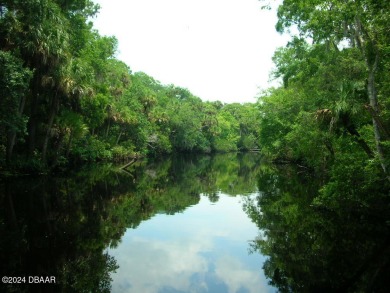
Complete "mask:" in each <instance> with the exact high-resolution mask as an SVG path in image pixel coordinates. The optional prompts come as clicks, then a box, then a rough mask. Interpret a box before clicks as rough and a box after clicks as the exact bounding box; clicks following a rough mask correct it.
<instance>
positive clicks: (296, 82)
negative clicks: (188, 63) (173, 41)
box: [0, 0, 390, 292]
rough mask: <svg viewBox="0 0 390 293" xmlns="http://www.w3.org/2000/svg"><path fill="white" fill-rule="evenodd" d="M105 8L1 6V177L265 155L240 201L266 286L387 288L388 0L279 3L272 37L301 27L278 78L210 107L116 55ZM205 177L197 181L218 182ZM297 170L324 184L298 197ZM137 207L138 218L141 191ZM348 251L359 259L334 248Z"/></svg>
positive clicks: (76, 1)
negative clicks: (101, 29) (141, 161)
mask: <svg viewBox="0 0 390 293" xmlns="http://www.w3.org/2000/svg"><path fill="white" fill-rule="evenodd" d="M260 2H262V4H264V7H263V8H265V9H267V8H269V7H268V6H267V4H265V2H267V1H260ZM98 11H99V6H98V5H96V4H94V3H93V1H91V0H3V1H1V2H0V174H10V173H12V174H15V173H16V174H34V173H48V172H51V171H57V172H58V171H64V170H69V169H70V167H74V166H79V165H82V164H83V163H85V162H96V161H114V162H127V161H129V159H133V158H139V157H154V158H156V157H160V156H162V155H164V154H173V153H179V152H180V153H191V154H195V153H207V154H209V153H216V152H226V153H227V152H238V151H243V152H244V151H253V150H256V151H259V152H260V155H261V158H262V163H264V164H263V165H262V168H259V169H257V168H256V172H258V178H257V180H258V185H259V190H260V192H259V196H258V198H256V199H255V200H253V201H252V202H248V203H247V204H246V206H245V208H246V211H247V213H248V215H249V216H250V217H251V218H252V220H253V221H254V222H255V223H256V224H257V225H258V226H259V228H260V229H261V230H262V231H263V234H264V235H263V236H264V237H263V239H258V240H257V241H255V242H254V244H253V247H254V249H255V250H260V251H262V253H263V254H264V255H268V256H269V257H270V258H269V259H268V260H267V263H266V265H265V271H266V274H267V276H268V277H269V278H270V279H271V280H272V284H274V285H277V286H278V288H279V289H280V290H281V291H282V292H293V291H296V292H313V291H321V290H323V291H327V292H328V291H333V292H336V291H337V292H348V290H349V291H351V292H354V291H353V290H355V289H356V290H357V291H356V292H360V291H358V288H359V284H360V285H361V286H362V287H360V288H363V289H362V292H385V291H381V289H379V287H378V286H380V285H381V284H384V283H385V280H386V278H387V276H388V272H389V267H390V265H389V263H390V249H389V247H390V229H389V228H390V219H389V215H390V202H389V187H390V165H389V163H390V159H389V154H390V27H389V23H390V1H388V0H332V1H329V0H284V1H283V3H282V4H281V5H280V6H279V7H278V10H277V15H278V22H277V24H276V30H277V31H279V32H281V33H286V32H289V31H291V32H293V33H291V35H292V37H291V40H290V41H289V42H288V44H287V45H286V46H285V47H281V48H279V49H278V50H276V52H275V53H274V57H273V61H274V64H275V69H274V71H273V72H272V76H273V78H276V79H279V80H280V81H281V86H280V87H276V88H269V89H268V90H265V91H263V92H262V93H260V94H259V96H258V97H257V98H258V100H257V102H256V103H247V104H240V103H234V104H224V103H222V102H207V101H202V100H201V98H200V97H196V96H194V95H193V94H192V93H191V92H190V91H189V90H188V89H185V88H181V87H179V86H175V85H163V84H161V83H160V82H159V81H157V80H155V79H154V78H153V77H151V76H149V75H147V74H146V73H143V72H132V70H131V69H130V67H129V65H127V64H125V63H123V62H122V61H120V60H118V59H117V58H116V53H117V45H118V41H117V40H116V38H115V37H107V36H101V35H100V34H99V33H98V31H96V30H95V29H94V28H93V17H94V16H95V15H96V14H97V13H98ZM294 32H295V33H294ZM243 33H244V32H243ZM259 54H261V52H259ZM242 74H245V73H242ZM227 157H228V156H227ZM265 161H268V163H269V162H271V163H276V164H274V165H272V164H271V165H272V167H269V166H268V165H267V164H265ZM221 164H223V163H221ZM287 164H291V165H293V166H294V168H292V169H290V168H286V169H287V171H286V172H285V173H284V175H283V176H281V175H277V174H278V173H277V172H276V171H275V169H274V168H277V167H275V166H278V167H279V168H284V167H286V166H284V165H287ZM281 166H282V167H281ZM290 167H291V166H290ZM202 170H203V171H202V178H203V177H204V178H206V175H205V174H206V173H207V175H208V176H211V175H212V173H211V172H209V170H208V169H207V168H204V169H202ZM291 170H293V171H291ZM176 171H177V173H178V174H179V173H180V172H181V171H180V170H176ZM167 173H168V172H167ZM203 173H204V174H203ZM231 173H233V171H232V172H231ZM292 173H294V174H293V175H292ZM297 174H298V175H299V174H305V175H306V177H305V179H304V180H307V181H309V180H310V181H316V182H317V181H318V186H320V187H319V188H317V189H315V190H314V189H313V190H311V189H309V188H307V189H304V190H300V189H299V188H297V187H296V186H295V185H294V182H293V178H295V177H294V176H296V175H297ZM122 175H123V176H124V174H122ZM203 175H204V176H203ZM164 176H165V175H164ZM164 176H161V178H163V177H164ZM145 178H146V177H145ZM158 178H160V177H158ZM145 180H149V181H150V179H145ZM161 180H163V179H161ZM208 180H210V181H212V178H211V179H210V178H209V179H208ZM251 180H253V179H251ZM294 180H298V179H294ZM304 180H303V181H304ZM145 184H146V183H145ZM146 185H147V184H146ZM241 185H242V186H245V182H244V181H242V182H241V181H240V186H241ZM16 186H17V184H16ZM208 186H210V184H209V185H208ZM224 186H225V187H226V189H228V188H229V183H226V184H224ZM299 186H305V184H301V185H299ZM185 188H186V187H185ZM202 188H203V187H202ZM204 188H206V187H204ZM145 189H146V188H145ZM147 190H148V192H149V191H150V190H149V189H147ZM156 190H157V189H156ZM196 190H197V191H199V190H202V192H205V193H206V194H208V193H207V190H206V191H205V189H200V188H198V189H196ZM175 194H176V193H175ZM177 194H179V193H177ZM216 195H217V193H216V192H214V189H213V192H210V193H209V196H210V198H213V197H216ZM118 200H121V198H119V199H118ZM128 200H134V199H128ZM136 200H138V198H137V199H136ZM190 200H194V199H193V198H189V200H188V203H187V202H186V203H185V204H184V203H183V206H187V205H188V204H189V203H190V202H191V201H190ZM215 200H217V199H215ZM153 201H155V202H154V203H155V206H158V207H160V205H159V203H157V201H158V197H156V198H153ZM137 204H139V205H140V206H141V205H142V209H144V210H142V209H141V210H142V212H145V206H146V203H145V202H142V201H141V198H139V203H138V202H137ZM130 205H133V203H132V202H129V206H130ZM88 207H89V206H88ZM164 208H165V209H166V210H168V212H169V209H168V207H165V206H164ZM176 208H177V206H176ZM176 210H177V209H175V211H176ZM179 210H180V209H179ZM116 212H118V213H121V212H122V211H116ZM144 216H145V217H147V216H148V215H143V217H144ZM141 218H142V217H140V219H141ZM329 219H333V220H334V221H333V223H338V224H340V225H339V226H332V227H336V228H331V225H330V224H329V222H330V221H332V220H329ZM77 221H79V220H77ZM139 221H140V220H138V218H137V221H134V223H132V224H134V225H137V224H139ZM373 223H374V224H373ZM337 227H343V228H344V229H343V230H338V228H337ZM363 228H367V229H366V230H364V231H363ZM340 231H342V232H340ZM346 231H347V232H346ZM114 232H116V231H113V233H114ZM348 233H349V234H348ZM347 234H348V235H347ZM377 235H381V238H380V237H377ZM347 236H348V237H347ZM366 238H369V239H371V240H372V241H367V242H365V241H366ZM325 240H326V241H325ZM334 241H337V243H336V242H334ZM324 243H326V244H324ZM356 243H358V244H356ZM373 243H374V244H373ZM355 244H356V245H355ZM346 248H351V249H352V251H353V255H352V254H351V255H350V256H349V257H350V258H349V259H351V261H350V263H346V262H344V259H339V258H338V257H337V256H336V257H333V258H331V257H330V255H331V253H330V250H332V249H336V250H337V251H341V254H343V255H346V254H347V251H346ZM344 252H345V253H344ZM328 255H329V257H328V258H327V256H328ZM319 256H322V258H321V257H319ZM286 259H287V260H288V261H286ZM356 263H363V265H361V266H360V265H359V266H356V267H355V266H353V265H351V264H356ZM327 264H331V266H330V269H329V270H328V271H326V272H325V273H326V274H322V273H324V270H323V268H324V267H325V266H326V265H327ZM332 264H334V265H332ZM367 264H368V265H367ZM310 266H311V267H313V268H314V270H309V267H310ZM367 266H368V267H370V266H371V267H370V268H369V269H370V270H366V267H367ZM351 267H352V268H351ZM334 268H340V269H339V271H343V273H347V275H348V276H347V277H345V278H344V277H343V278H341V277H340V275H338V272H339V271H338V270H333V269H334ZM339 277H340V280H337V278H339ZM316 278H318V279H316ZM304 279H305V280H304ZM307 280H312V283H311V284H309V285H307V284H306V283H305V281H307ZM329 280H336V281H337V282H334V284H333V285H329V284H328V283H329V282H328V281H329ZM359 282H360V283H359ZM304 283H305V284H304ZM351 284H353V285H351ZM326 286H334V287H326ZM350 288H352V289H350ZM365 289H367V290H365ZM375 290H376V291H375Z"/></svg>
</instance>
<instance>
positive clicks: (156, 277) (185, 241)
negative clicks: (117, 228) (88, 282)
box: [109, 194, 275, 293]
mask: <svg viewBox="0 0 390 293" xmlns="http://www.w3.org/2000/svg"><path fill="white" fill-rule="evenodd" d="M240 200H241V197H240V196H237V197H230V196H226V195H223V194H220V199H219V201H218V202H217V203H216V204H211V203H210V201H209V200H208V199H207V198H206V197H204V196H202V197H201V200H200V202H199V204H197V205H196V206H192V207H190V208H188V209H187V210H185V211H184V212H183V213H180V214H175V215H173V216H168V215H164V214H159V215H156V216H155V217H153V218H152V219H150V220H148V221H146V222H143V223H141V225H140V226H139V227H138V228H137V229H128V230H127V231H126V233H125V235H124V236H123V238H122V242H121V244H120V245H119V246H118V247H117V248H115V249H110V250H109V253H110V254H111V255H112V256H114V257H115V259H116V260H117V262H118V265H119V266H120V268H119V269H118V270H117V273H116V274H113V275H112V278H113V283H112V291H113V292H115V293H122V292H143V293H186V292H196V293H205V292H213V293H252V292H275V289H274V288H272V287H270V286H269V285H268V284H267V280H266V279H265V277H264V274H263V271H262V269H261V268H262V263H263V262H264V258H263V257H262V256H260V255H258V254H251V255H249V254H248V248H249V244H248V241H249V240H252V239H254V238H255V237H256V236H257V234H258V230H257V228H256V226H255V225H254V224H253V223H252V222H251V221H250V220H249V218H248V217H247V215H246V214H245V213H244V211H243V210H242V204H241V203H240Z"/></svg>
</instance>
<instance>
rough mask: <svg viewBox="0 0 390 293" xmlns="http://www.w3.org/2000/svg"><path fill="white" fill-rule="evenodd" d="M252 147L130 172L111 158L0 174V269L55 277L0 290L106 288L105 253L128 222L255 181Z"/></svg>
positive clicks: (108, 261)
mask: <svg viewBox="0 0 390 293" xmlns="http://www.w3.org/2000/svg"><path fill="white" fill-rule="evenodd" d="M259 159H260V157H259V156H258V155H255V154H246V155H242V154H238V155H237V154H226V155H218V156H199V157H194V156H177V157H175V158H171V159H165V160H161V161H158V162H153V163H147V162H139V163H137V164H135V165H133V166H132V168H131V170H130V172H128V173H127V172H123V171H121V170H119V168H117V167H115V166H113V165H110V164H104V165H94V166H90V167H85V168H83V169H81V170H79V171H77V172H73V173H72V174H69V175H67V176H63V177H49V176H41V177H34V178H31V177H27V178H17V179H6V180H2V181H0V188H1V189H0V235H1V237H0V249H1V254H0V268H1V273H2V276H27V277H28V276H54V277H55V278H56V284H51V285H49V284H45V285H43V284H41V285H37V284H31V285H29V284H1V286H2V287H1V288H0V289H1V290H0V291H1V292H110V290H111V277H110V274H111V273H112V272H114V271H115V270H116V269H117V268H118V266H117V263H116V261H115V259H113V258H112V257H111V256H109V255H108V254H107V253H105V251H106V249H107V247H115V246H117V245H118V243H119V242H120V239H121V237H122V235H123V234H124V232H125V231H126V229H127V228H135V227H137V226H138V225H140V223H141V222H142V221H144V220H147V219H149V218H151V217H152V216H153V215H155V214H156V213H166V214H174V213H177V212H182V211H184V210H185V209H186V208H187V207H189V206H191V205H195V204H197V203H198V202H199V200H200V194H203V195H206V196H208V197H209V198H210V201H218V194H219V193H220V192H223V193H225V194H232V195H236V194H246V193H249V192H253V191H254V189H255V186H256V174H257V169H258V166H259V164H258V163H259ZM26 283H28V280H27V282H26Z"/></svg>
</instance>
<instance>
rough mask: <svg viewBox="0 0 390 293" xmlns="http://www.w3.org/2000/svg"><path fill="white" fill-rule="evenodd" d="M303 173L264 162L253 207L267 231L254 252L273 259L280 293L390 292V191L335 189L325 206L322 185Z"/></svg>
mask: <svg viewBox="0 0 390 293" xmlns="http://www.w3.org/2000/svg"><path fill="white" fill-rule="evenodd" d="M298 171H299V170H296V169H294V168H292V167H291V166H290V167H288V166H285V167H283V168H279V169H276V168H275V166H266V165H262V166H261V169H260V170H259V190H260V193H259V195H258V196H257V197H256V198H255V199H252V200H250V201H248V202H247V203H246V211H247V213H248V215H249V216H250V217H251V218H252V220H253V221H254V222H255V223H256V224H257V226H258V227H259V229H260V230H261V231H262V233H261V235H260V237H259V238H258V239H257V240H256V241H254V242H253V247H252V248H253V249H254V250H256V251H258V252H260V253H261V254H264V255H266V256H268V257H269V258H268V259H267V261H266V262H265V264H264V271H265V274H266V275H267V277H268V278H269V279H270V282H271V284H273V285H274V286H276V287H277V288H278V289H279V291H280V292H388V289H389V286H388V277H389V276H390V225H389V223H390V222H389V215H390V209H389V207H390V205H389V197H388V194H381V193H380V192H378V193H372V194H369V193H365V194H359V195H356V197H355V198H353V197H346V196H345V195H344V194H343V192H342V191H337V190H335V195H336V197H335V198H332V199H331V200H328V202H327V204H324V203H325V202H326V200H327V198H321V197H319V192H318V189H319V187H320V186H321V184H320V182H316V181H317V180H316V179H315V178H313V177H312V176H308V175H307V174H306V175H304V174H299V172H298ZM345 184H347V183H345ZM384 184H386V183H385V182H384ZM349 188H351V191H352V192H351V193H352V194H353V193H354V189H353V186H350V187H349ZM355 193H356V191H355ZM362 199H363V200H362ZM363 202H364V204H362V203H363Z"/></svg>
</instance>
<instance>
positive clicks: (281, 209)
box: [0, 154, 390, 293]
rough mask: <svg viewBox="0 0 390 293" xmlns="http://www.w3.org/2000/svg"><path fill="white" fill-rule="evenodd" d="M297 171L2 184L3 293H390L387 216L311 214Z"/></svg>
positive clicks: (197, 159) (232, 167) (101, 172)
mask: <svg viewBox="0 0 390 293" xmlns="http://www.w3.org/2000/svg"><path fill="white" fill-rule="evenodd" d="M301 171H302V170H299V169H295V168H293V167H288V166H285V167H283V168H278V167H276V166H273V165H270V164H266V163H264V162H262V160H261V156H260V155H259V154H221V155H214V156H211V155H210V156H189V155H187V156H184V155H183V156H175V157H169V158H165V159H159V160H154V161H146V160H143V161H138V162H136V163H135V164H133V165H132V166H130V167H129V168H128V169H127V170H126V171H124V170H121V169H120V168H118V166H115V165H113V164H95V165H92V166H85V167H83V168H82V169H80V170H74V171H72V172H69V173H67V174H62V175H61V176H39V177H23V178H8V179H2V181H1V182H0V187H1V190H0V191H1V194H0V196H1V198H0V200H1V202H0V203H1V205H0V233H1V234H0V235H1V239H0V249H1V250H0V251H1V254H0V257H1V258H0V266H1V274H2V277H3V278H4V277H6V279H3V280H2V281H3V282H2V284H1V286H2V287H1V288H0V289H1V292H118V293H119V292H137V293H138V292H142V293H149V292H150V293H185V292H197V293H201V292H202V293H203V292H213V293H225V292H226V293H255V292H277V291H281V292H325V291H326V292H332V291H340V290H343V292H348V291H350V292H354V290H355V289H358V288H359V286H363V285H364V286H366V285H367V282H369V281H372V280H375V284H376V285H373V288H374V289H375V290H376V292H385V291H381V290H380V288H384V287H383V286H384V285H383V284H382V283H381V282H382V279H381V276H382V275H386V272H387V271H386V269H387V270H388V260H389V255H390V253H389V249H388V245H387V244H388V240H387V239H388V238H387V235H388V234H386V233H388V228H386V227H382V226H381V227H379V226H378V225H379V223H381V218H380V215H379V216H378V215H377V217H375V219H376V222H375V219H374V220H372V219H369V220H368V219H367V217H368V216H367V215H364V216H365V218H364V219H363V220H362V219H361V215H359V216H358V217H357V216H356V215H354V214H353V213H352V212H351V213H349V214H348V213H345V211H344V214H341V215H340V212H341V210H334V209H333V210H330V209H326V208H324V207H323V206H321V205H318V204H316V200H315V199H316V197H317V195H318V190H319V187H320V185H321V182H320V180H317V179H315V178H313V177H312V176H311V175H310V174H307V173H303V172H301ZM344 217H347V218H348V221H345V218H344ZM378 217H379V218H378ZM367 231H369V232H370V233H368V232H367ZM378 235H379V236H378ZM378 255H380V256H381V257H378ZM335 268H337V269H335ZM378 284H379V285H378ZM381 284H382V285H381ZM351 288H352V289H351ZM344 289H345V290H344Z"/></svg>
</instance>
